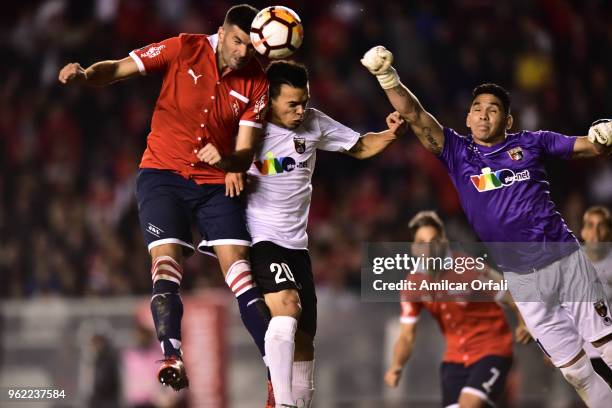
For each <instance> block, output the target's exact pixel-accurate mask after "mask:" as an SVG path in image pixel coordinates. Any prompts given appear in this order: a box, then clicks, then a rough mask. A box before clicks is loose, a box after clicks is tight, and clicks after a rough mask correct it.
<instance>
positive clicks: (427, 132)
mask: <svg viewBox="0 0 612 408" xmlns="http://www.w3.org/2000/svg"><path fill="white" fill-rule="evenodd" d="M423 136H424V137H425V140H426V141H427V144H428V146H427V147H428V148H429V150H431V151H432V152H434V153H436V154H439V153H440V152H441V151H442V149H441V148H440V145H439V144H438V142H437V141H436V139H434V137H433V136H432V135H431V128H430V127H424V128H423Z"/></svg>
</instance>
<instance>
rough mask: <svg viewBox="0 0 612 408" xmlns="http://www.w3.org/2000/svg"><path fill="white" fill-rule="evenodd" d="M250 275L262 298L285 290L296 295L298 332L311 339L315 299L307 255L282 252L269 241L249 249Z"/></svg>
mask: <svg viewBox="0 0 612 408" xmlns="http://www.w3.org/2000/svg"><path fill="white" fill-rule="evenodd" d="M251 271H252V273H253V276H254V277H255V281H256V282H257V285H258V286H259V287H260V289H261V291H262V292H263V293H264V294H266V293H275V292H280V291H281V290H285V289H295V290H297V291H298V293H299V295H300V303H301V305H302V314H301V316H300V320H299V321H298V330H301V331H303V332H305V333H307V334H309V335H310V336H312V338H313V339H314V336H315V334H316V332H317V295H316V293H315V286H314V279H313V277H312V266H311V264H310V255H309V254H308V251H307V250H305V249H288V248H284V247H282V246H280V245H276V244H274V243H272V242H269V241H262V242H258V243H256V244H255V245H253V246H252V247H251Z"/></svg>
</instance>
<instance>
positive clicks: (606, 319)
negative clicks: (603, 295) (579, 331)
mask: <svg viewBox="0 0 612 408" xmlns="http://www.w3.org/2000/svg"><path fill="white" fill-rule="evenodd" d="M593 307H594V308H595V311H596V312H597V314H598V315H599V316H601V317H602V318H603V324H604V325H606V326H610V325H612V319H610V316H608V306H606V301H605V300H603V299H600V300H598V301H597V302H596V303H593Z"/></svg>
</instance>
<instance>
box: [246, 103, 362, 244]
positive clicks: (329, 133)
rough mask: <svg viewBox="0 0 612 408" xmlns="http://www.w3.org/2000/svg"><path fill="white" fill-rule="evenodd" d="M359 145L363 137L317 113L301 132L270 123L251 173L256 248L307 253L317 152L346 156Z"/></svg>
mask: <svg viewBox="0 0 612 408" xmlns="http://www.w3.org/2000/svg"><path fill="white" fill-rule="evenodd" d="M357 140H359V133H357V132H355V131H353V130H351V129H349V128H348V127H346V126H344V125H342V124H341V123H339V122H336V121H335V120H333V119H332V118H330V117H329V116H327V115H325V114H324V113H323V112H321V111H319V110H317V109H313V108H308V109H307V110H306V112H305V117H304V122H302V124H301V125H300V126H299V127H298V128H297V129H293V130H290V129H285V128H283V127H280V126H276V125H274V124H273V123H267V124H266V125H265V127H264V129H263V140H262V143H261V145H260V147H259V148H258V150H257V152H256V154H255V160H254V163H253V164H252V165H251V168H250V169H249V171H248V177H249V185H248V196H247V197H248V200H247V208H246V219H247V226H248V228H249V232H250V233H251V237H252V242H253V244H255V243H257V242H261V241H271V242H273V243H275V244H277V245H280V246H282V247H285V248H290V249H306V248H307V247H308V235H307V234H306V226H307V223H308V211H309V209H310V198H311V195H312V184H311V179H312V173H313V172H314V168H315V161H316V150H317V149H321V150H327V151H332V152H339V151H347V150H349V149H350V148H351V147H353V146H354V145H355V143H357Z"/></svg>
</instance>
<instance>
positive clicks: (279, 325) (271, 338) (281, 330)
mask: <svg viewBox="0 0 612 408" xmlns="http://www.w3.org/2000/svg"><path fill="white" fill-rule="evenodd" d="M296 329H297V320H296V319H294V318H293V317H290V316H275V317H273V318H272V319H270V324H269V325H268V330H267V331H266V336H265V341H266V343H265V348H266V361H267V363H268V368H269V369H270V378H271V380H272V388H274V399H275V401H276V406H277V407H278V406H280V405H281V404H287V405H295V401H294V400H293V395H292V393H291V377H292V369H293V352H294V351H295V331H296Z"/></svg>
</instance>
